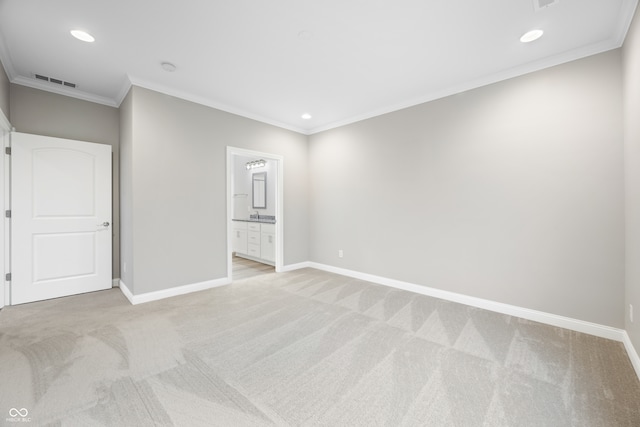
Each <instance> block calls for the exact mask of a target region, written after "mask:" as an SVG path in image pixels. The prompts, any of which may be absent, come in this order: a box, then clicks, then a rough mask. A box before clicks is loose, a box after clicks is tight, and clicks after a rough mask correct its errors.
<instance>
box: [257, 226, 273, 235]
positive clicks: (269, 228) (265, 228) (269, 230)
mask: <svg viewBox="0 0 640 427" xmlns="http://www.w3.org/2000/svg"><path fill="white" fill-rule="evenodd" d="M261 225H262V227H261V229H260V231H262V232H263V233H272V234H275V232H276V225H275V224H261Z"/></svg>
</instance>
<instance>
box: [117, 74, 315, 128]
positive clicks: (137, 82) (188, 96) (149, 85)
mask: <svg viewBox="0 0 640 427" xmlns="http://www.w3.org/2000/svg"><path fill="white" fill-rule="evenodd" d="M129 81H130V82H131V84H132V85H134V86H138V87H142V88H144V89H149V90H153V91H155V92H159V93H162V94H165V95H169V96H173V97H175V98H179V99H182V100H185V101H189V102H193V103H196V104H200V105H204V106H205V107H210V108H215V109H216V110H221V111H224V112H227V113H231V114H235V115H236V116H241V117H245V118H247V119H251V120H255V121H258V122H262V123H266V124H268V125H272V126H276V127H279V128H282V129H287V130H290V131H293V132H297V133H301V134H303V135H307V134H308V133H307V130H306V129H302V128H299V127H296V126H292V125H289V124H287V123H282V122H279V121H276V120H273V119H269V118H267V117H263V116H260V115H258V114H253V113H249V112H247V111H244V110H242V109H240V108H236V107H231V106H229V105H225V104H222V103H219V102H215V101H213V100H211V99H208V98H205V97H203V96H198V95H195V94H192V93H188V92H184V91H181V90H177V89H173V88H170V87H168V86H164V85H160V84H157V83H153V82H150V81H148V80H144V79H140V78H138V77H135V76H129ZM123 99H124V97H123Z"/></svg>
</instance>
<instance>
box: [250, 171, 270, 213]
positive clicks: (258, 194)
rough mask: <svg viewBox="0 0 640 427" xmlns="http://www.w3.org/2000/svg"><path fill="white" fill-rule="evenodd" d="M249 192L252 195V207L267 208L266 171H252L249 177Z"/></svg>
mask: <svg viewBox="0 0 640 427" xmlns="http://www.w3.org/2000/svg"><path fill="white" fill-rule="evenodd" d="M251 188H252V190H251V193H252V195H253V197H252V201H253V205H252V206H253V208H254V209H266V208H267V173H266V172H259V173H254V174H253V176H252V177H251Z"/></svg>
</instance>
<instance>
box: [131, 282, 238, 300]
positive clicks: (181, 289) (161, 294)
mask: <svg viewBox="0 0 640 427" xmlns="http://www.w3.org/2000/svg"><path fill="white" fill-rule="evenodd" d="M230 283H231V280H229V278H228V277H223V278H222V279H216V280H207V281H206V282H199V283H192V284H190V285H183V286H177V287H175V288H169V289H163V290H161V291H155V292H147V293H144V294H139V295H134V294H133V293H132V292H131V290H130V289H129V288H128V287H127V285H126V284H125V283H124V282H123V281H122V280H120V283H119V285H120V286H119V288H120V290H121V291H122V293H123V294H124V296H125V297H127V299H128V300H129V302H130V303H131V304H133V305H136V304H142V303H145V302H151V301H158V300H161V299H165V298H171V297H175V296H178V295H184V294H189V293H191V292H198V291H204V290H207V289H212V288H217V287H219V286H224V285H228V284H230Z"/></svg>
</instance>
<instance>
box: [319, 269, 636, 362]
mask: <svg viewBox="0 0 640 427" xmlns="http://www.w3.org/2000/svg"><path fill="white" fill-rule="evenodd" d="M308 264H309V265H308V267H311V268H316V269H318V270H323V271H328V272H331V273H336V274H340V275H343V276H348V277H353V278H355V279H360V280H366V281H367V282H372V283H377V284H379V285H384V286H389V287H392V288H396V289H402V290H405V291H410V292H415V293H418V294H422V295H427V296H430V297H435V298H440V299H444V300H447V301H453V302H457V303H460V304H465V305H470V306H472V307H478V308H483V309H485V310H490V311H494V312H497V313H502V314H508V315H510V316H515V317H521V318H523V319H527V320H533V321H535V322H540V323H545V324H547V325H552V326H557V327H560V328H564V329H569V330H572V331H577V332H582V333H585V334H589V335H595V336H597V337H601V338H607V339H610V340H615V341H620V342H623V341H624V336H625V334H626V332H625V331H624V330H622V329H616V328H612V327H610V326H604V325H599V324H597V323H591V322H585V321H583V320H577V319H572V318H570V317H564V316H558V315H556V314H551V313H545V312H543V311H537V310H531V309H528V308H523V307H518V306H515V305H509V304H503V303H500V302H496V301H491V300H486V299H482V298H476V297H471V296H468V295H463V294H458V293H455V292H449V291H443V290H441V289H435V288H430V287H428V286H422V285H416V284H414V283H408V282H402V281H400V280H395V279H389V278H386V277H380V276H375V275H373V274H367V273H360V272H358V271H353V270H347V269H344V268H339V267H333V266H330V265H325V264H319V263H316V262H309V263H308ZM636 369H637V368H636Z"/></svg>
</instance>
